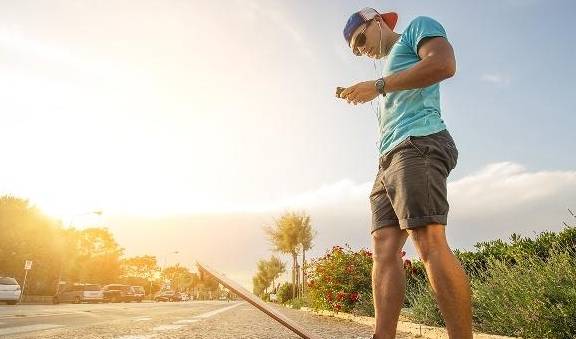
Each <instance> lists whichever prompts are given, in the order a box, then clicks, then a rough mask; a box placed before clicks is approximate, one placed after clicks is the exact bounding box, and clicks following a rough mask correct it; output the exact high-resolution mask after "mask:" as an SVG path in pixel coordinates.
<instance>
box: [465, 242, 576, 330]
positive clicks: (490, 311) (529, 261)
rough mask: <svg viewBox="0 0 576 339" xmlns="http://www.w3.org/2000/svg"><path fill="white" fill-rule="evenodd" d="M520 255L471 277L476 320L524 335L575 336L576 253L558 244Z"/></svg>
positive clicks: (489, 327)
mask: <svg viewBox="0 0 576 339" xmlns="http://www.w3.org/2000/svg"><path fill="white" fill-rule="evenodd" d="M539 254H540V253H538V254H536V255H527V256H524V257H522V256H518V257H517V258H518V260H517V263H516V264H515V265H512V266H511V265H509V264H508V263H506V262H503V261H501V260H496V259H491V260H489V261H488V269H487V271H486V272H485V275H484V277H483V279H474V280H472V282H471V283H472V290H473V305H474V322H475V324H476V326H477V327H478V329H479V330H482V331H484V332H489V333H498V334H503V335H509V336H521V337H524V338H574V337H576V321H575V319H576V262H575V259H576V252H575V251H573V250H572V249H557V248H553V249H552V250H550V251H548V254H547V255H546V257H547V258H546V259H543V258H542V257H541V256H540V255H539Z"/></svg>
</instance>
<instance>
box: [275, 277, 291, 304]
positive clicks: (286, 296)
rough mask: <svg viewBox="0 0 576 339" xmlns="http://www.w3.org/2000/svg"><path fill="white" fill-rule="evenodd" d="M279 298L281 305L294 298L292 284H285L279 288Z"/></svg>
mask: <svg viewBox="0 0 576 339" xmlns="http://www.w3.org/2000/svg"><path fill="white" fill-rule="evenodd" d="M276 295H277V296H278V302H280V303H281V304H285V303H286V302H288V300H290V299H292V298H293V297H294V295H293V293H292V283H289V282H285V283H283V284H282V285H280V287H279V288H278V292H277V293H276Z"/></svg>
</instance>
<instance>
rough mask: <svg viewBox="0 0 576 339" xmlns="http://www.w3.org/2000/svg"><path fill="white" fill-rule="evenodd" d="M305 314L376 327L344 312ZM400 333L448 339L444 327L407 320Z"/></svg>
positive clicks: (485, 337) (490, 338)
mask: <svg viewBox="0 0 576 339" xmlns="http://www.w3.org/2000/svg"><path fill="white" fill-rule="evenodd" d="M300 310H301V311H303V312H308V313H314V314H317V315H322V316H326V317H335V318H339V319H346V320H350V321H353V322H356V323H359V324H363V325H368V326H372V327H373V326H374V323H375V319H374V317H364V316H355V315H353V314H350V313H344V312H338V313H336V312H332V311H325V310H318V311H315V310H313V309H311V308H309V307H302V308H301V309H300ZM397 331H398V332H406V333H410V334H412V335H414V336H415V337H417V338H433V339H437V338H442V339H444V338H446V339H448V332H447V331H446V329H445V328H443V327H434V326H427V325H422V324H416V323H412V322H409V321H405V320H400V321H398V328H397ZM474 338H476V339H514V338H513V337H506V336H500V335H495V334H486V333H479V332H474Z"/></svg>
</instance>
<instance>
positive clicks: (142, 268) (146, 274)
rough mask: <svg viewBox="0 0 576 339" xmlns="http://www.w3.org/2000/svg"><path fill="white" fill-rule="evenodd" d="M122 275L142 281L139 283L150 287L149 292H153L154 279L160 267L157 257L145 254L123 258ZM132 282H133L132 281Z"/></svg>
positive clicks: (127, 279)
mask: <svg viewBox="0 0 576 339" xmlns="http://www.w3.org/2000/svg"><path fill="white" fill-rule="evenodd" d="M121 264H122V276H123V278H124V280H126V281H138V280H139V281H140V282H139V283H138V284H140V285H142V284H144V285H143V286H146V288H148V294H151V293H152V281H153V280H154V278H155V276H156V273H157V272H158V270H159V269H160V268H159V266H158V263H157V260H156V257H154V256H150V255H144V256H141V257H131V258H126V259H123V260H122V262H121ZM130 284H133V283H132V282H131V283H130Z"/></svg>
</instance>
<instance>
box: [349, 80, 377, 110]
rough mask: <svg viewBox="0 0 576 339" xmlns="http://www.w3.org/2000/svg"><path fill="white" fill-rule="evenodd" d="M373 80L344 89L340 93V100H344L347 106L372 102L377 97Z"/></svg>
mask: <svg viewBox="0 0 576 339" xmlns="http://www.w3.org/2000/svg"><path fill="white" fill-rule="evenodd" d="M375 82H376V81H374V80H372V81H364V82H359V83H357V84H356V85H353V86H350V87H348V88H346V89H345V90H344V91H343V92H342V93H340V98H342V99H346V101H348V103H349V104H354V105H356V104H363V103H365V102H368V101H372V100H374V98H376V97H377V96H378V91H377V90H376V85H375Z"/></svg>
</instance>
